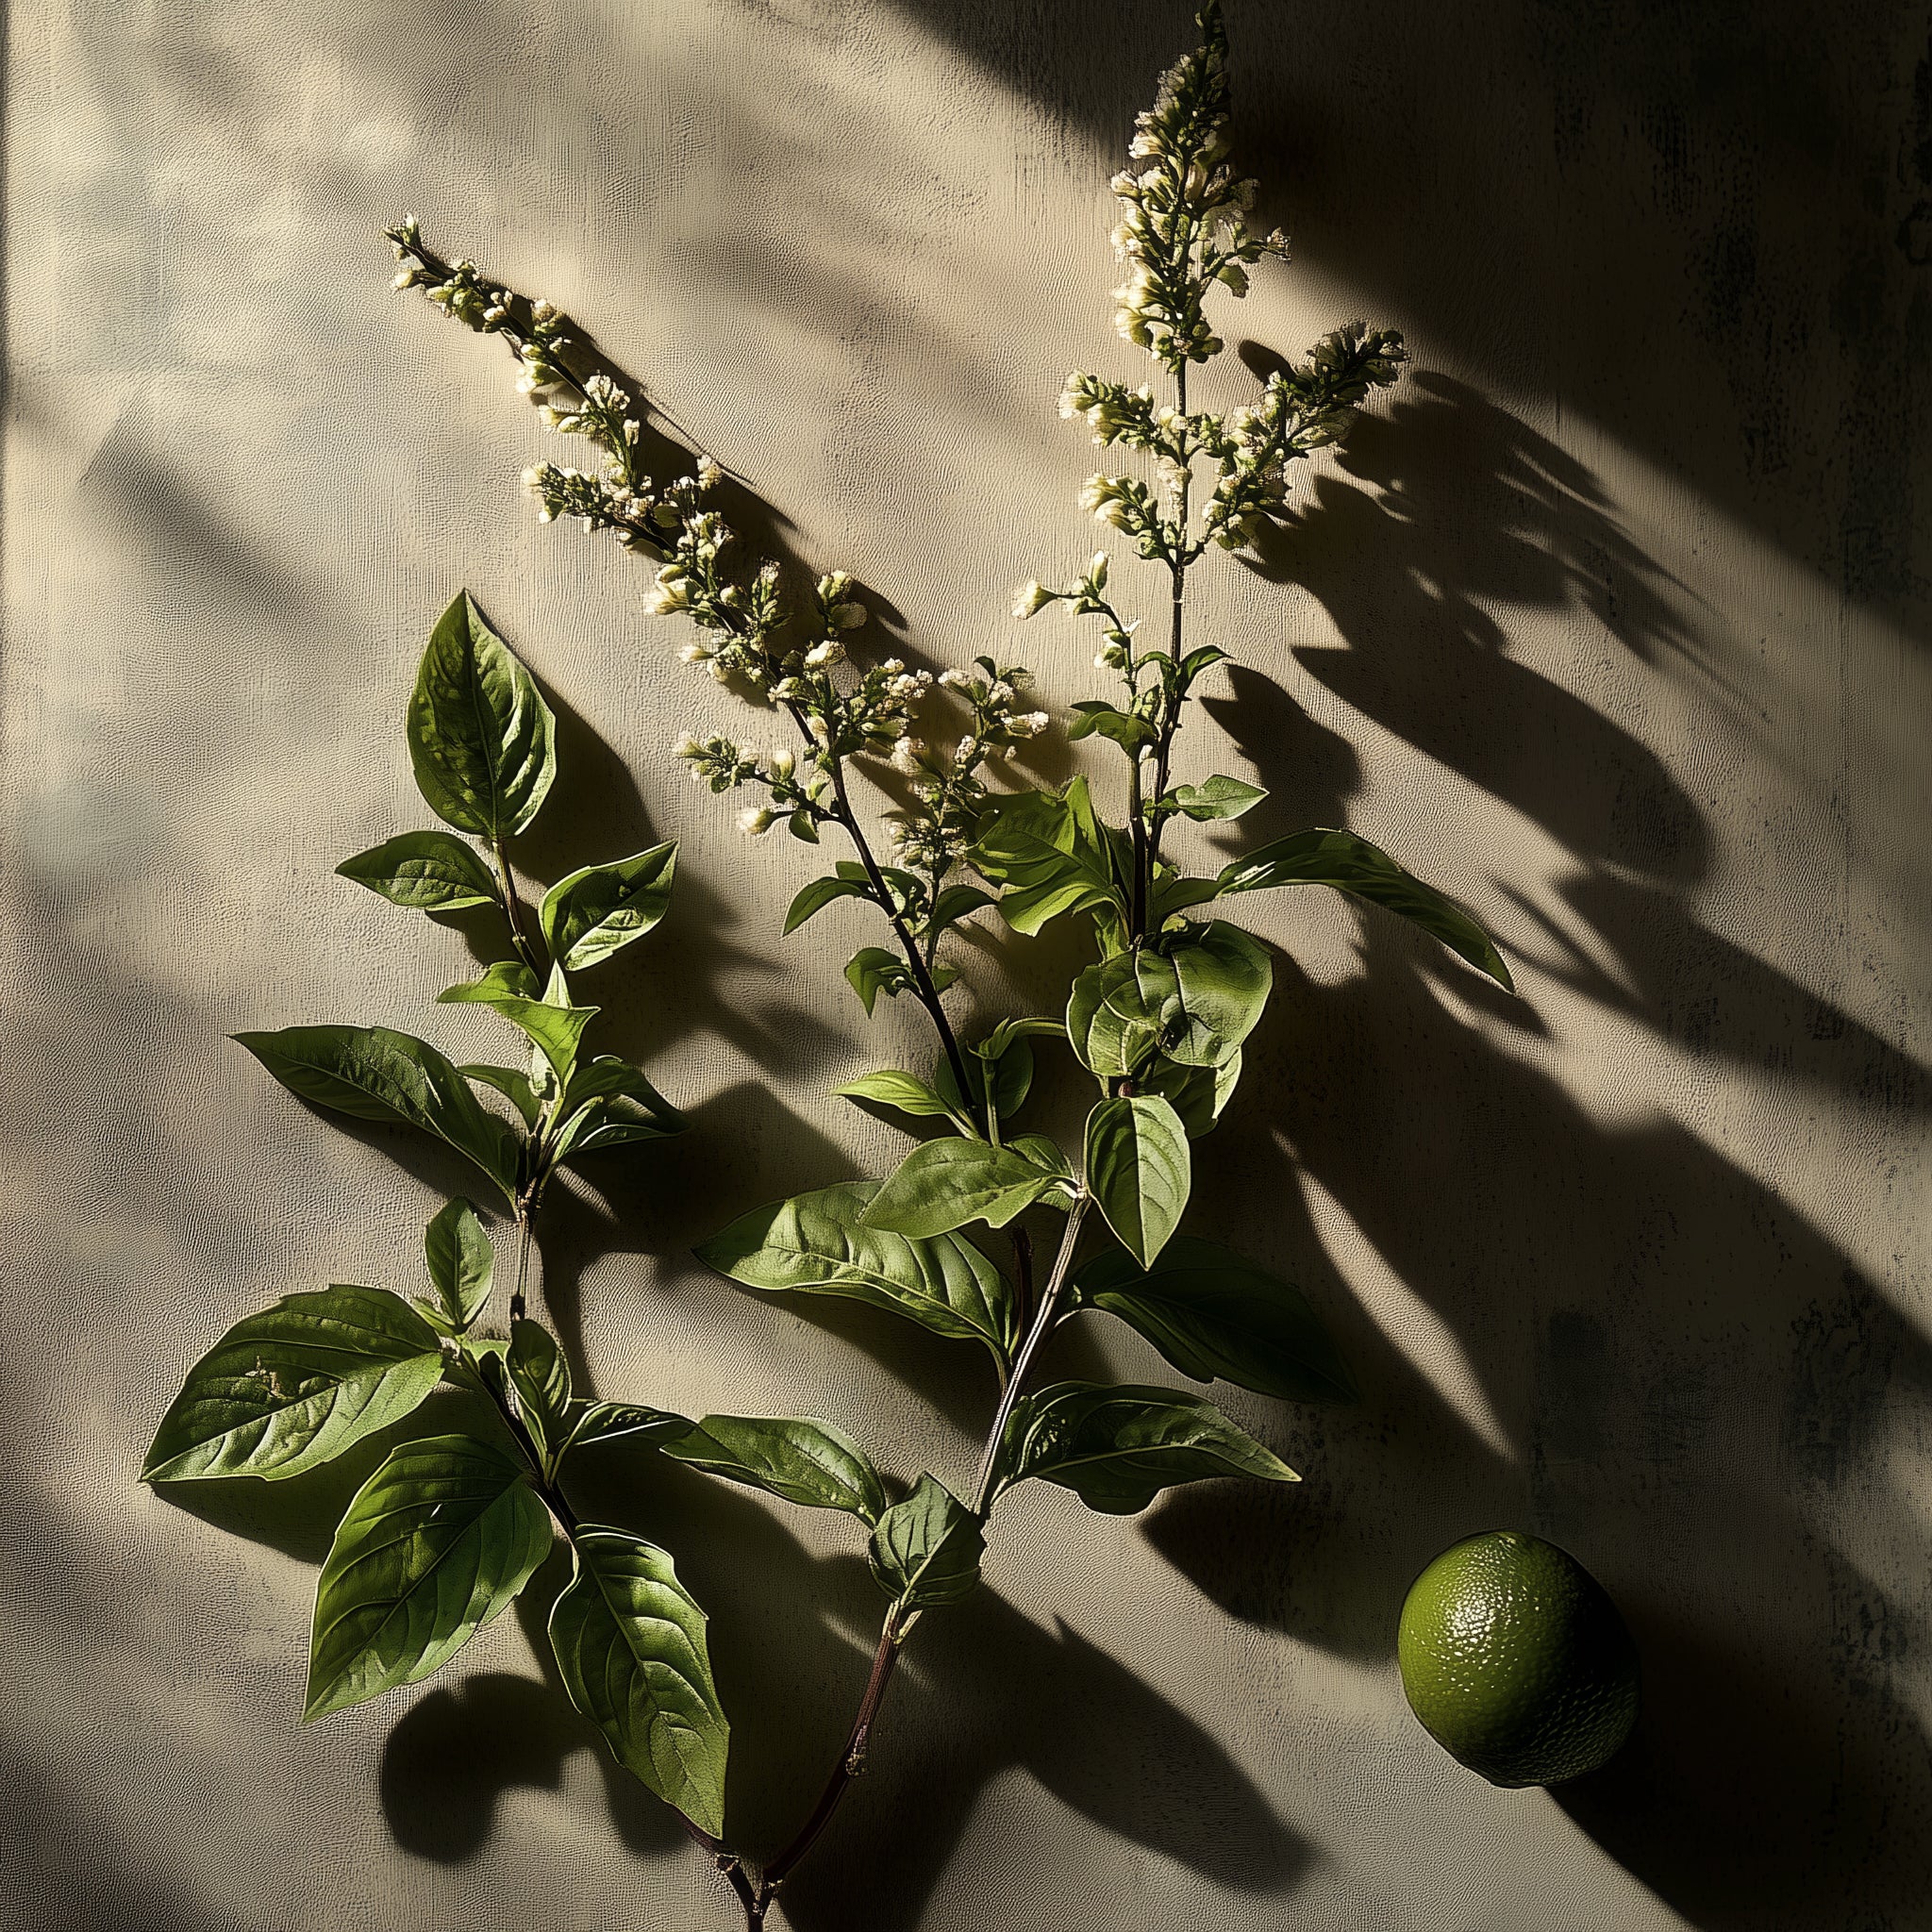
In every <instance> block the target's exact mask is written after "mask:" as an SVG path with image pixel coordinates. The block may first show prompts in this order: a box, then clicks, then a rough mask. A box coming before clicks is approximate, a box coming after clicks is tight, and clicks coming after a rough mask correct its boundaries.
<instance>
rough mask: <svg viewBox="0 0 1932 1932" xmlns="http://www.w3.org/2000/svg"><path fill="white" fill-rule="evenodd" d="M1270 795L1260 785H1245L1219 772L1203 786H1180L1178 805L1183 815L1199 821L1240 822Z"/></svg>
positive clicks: (1176, 790)
mask: <svg viewBox="0 0 1932 1932" xmlns="http://www.w3.org/2000/svg"><path fill="white" fill-rule="evenodd" d="M1267 796H1268V794H1267V792H1266V791H1263V790H1262V788H1261V787H1260V786H1258V785H1248V784H1244V783H1243V782H1242V781H1241V779H1239V778H1226V777H1223V776H1221V775H1220V774H1218V773H1217V774H1216V775H1215V776H1213V777H1212V778H1208V779H1207V780H1205V781H1204V782H1203V783H1201V784H1199V785H1178V786H1176V787H1175V788H1174V804H1175V806H1176V807H1177V808H1179V810H1180V811H1181V813H1182V814H1183V815H1184V816H1185V817H1188V818H1191V819H1193V820H1195V821H1197V822H1199V821H1202V820H1207V819H1238V818H1240V817H1241V814H1242V813H1243V812H1244V811H1247V810H1250V809H1251V808H1253V807H1255V806H1257V805H1259V804H1260V802H1261V801H1262V800H1263V799H1264V798H1266V797H1267Z"/></svg>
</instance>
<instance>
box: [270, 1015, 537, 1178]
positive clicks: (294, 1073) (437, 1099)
mask: <svg viewBox="0 0 1932 1932" xmlns="http://www.w3.org/2000/svg"><path fill="white" fill-rule="evenodd" d="M235 1039H236V1041H237V1042H238V1043H239V1044H241V1045H242V1046H245V1047H246V1048H247V1049H248V1051H249V1052H250V1053H252V1054H253V1055H254V1056H255V1058H257V1059H258V1060H259V1061H260V1062H261V1063H262V1065H263V1066H265V1067H266V1068H267V1069H268V1070H269V1072H270V1073H271V1074H274V1075H275V1078H276V1079H277V1080H279V1081H280V1082H281V1083H282V1085H283V1086H284V1087H286V1088H287V1089H288V1090H289V1091H290V1092H291V1093H294V1094H298V1095H299V1096H300V1097H301V1098H302V1099H304V1100H307V1101H310V1102H312V1103H313V1104H314V1105H315V1106H317V1107H325V1108H330V1109H332V1110H333V1111H334V1112H336V1113H345V1114H349V1115H352V1116H353V1117H354V1118H356V1119H357V1120H365V1121H387V1122H391V1123H397V1124H401V1125H403V1126H408V1127H421V1128H422V1129H423V1131H424V1132H425V1133H427V1134H434V1135H435V1136H436V1137H437V1139H438V1140H440V1141H447V1142H448V1143H449V1145H450V1146H452V1147H454V1148H455V1149H456V1150H457V1152H458V1153H459V1154H465V1155H467V1156H468V1157H469V1158H471V1159H472V1160H474V1161H475V1163H476V1165H477V1166H478V1167H480V1168H481V1169H482V1170H483V1172H484V1173H485V1174H488V1175H489V1176H490V1178H491V1180H492V1181H494V1182H495V1183H496V1185H497V1186H498V1187H499V1188H501V1189H502V1190H503V1193H504V1197H505V1199H506V1200H508V1201H511V1202H514V1201H515V1200H516V1194H517V1151H518V1143H517V1137H516V1134H515V1133H514V1131H513V1130H512V1129H511V1128H510V1127H509V1126H508V1124H506V1123H505V1122H503V1121H500V1120H498V1119H497V1118H496V1117H495V1116H494V1115H493V1114H488V1113H485V1112H484V1110H483V1108H482V1107H481V1106H480V1105H479V1103H478V1102H477V1099H476V1096H475V1094H474V1093H473V1092H471V1091H470V1089H469V1087H468V1086H467V1085H466V1084H465V1083H464V1080H463V1076H462V1075H461V1074H459V1073H458V1072H457V1070H456V1068H455V1067H453V1066H452V1065H451V1064H450V1062H449V1061H448V1060H447V1059H445V1058H443V1057H442V1055H441V1054H440V1053H438V1052H437V1050H436V1049H435V1048H434V1047H433V1046H431V1045H430V1044H429V1042H428V1041H425V1040H417V1039H414V1038H412V1037H411V1036H410V1035H409V1034H407V1033H395V1032H391V1030H390V1028H389V1027H387V1026H285V1027H283V1028H282V1030H281V1031H280V1032H279V1033H238V1034H236V1035H235Z"/></svg>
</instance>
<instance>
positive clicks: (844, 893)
mask: <svg viewBox="0 0 1932 1932" xmlns="http://www.w3.org/2000/svg"><path fill="white" fill-rule="evenodd" d="M871 897H872V887H871V885H870V884H869V883H868V881H867V880H866V878H865V876H864V874H860V875H859V876H858V878H856V879H848V878H842V877H841V878H823V879H813V880H812V882H811V883H810V884H809V885H808V886H806V887H803V888H802V889H801V890H800V891H799V894H798V896H797V897H796V898H795V899H793V900H792V902H791V910H790V911H789V912H788V913H786V915H785V932H786V935H788V936H789V935H790V934H791V933H794V932H796V931H797V930H798V928H799V927H800V926H801V925H803V924H805V922H806V921H807V920H808V919H809V918H811V916H812V915H813V914H814V913H817V912H823V911H824V909H825V908H826V907H827V906H829V905H831V903H832V902H833V901H834V900H835V899H870V898H871ZM890 957H891V956H890V955H888V958H890Z"/></svg>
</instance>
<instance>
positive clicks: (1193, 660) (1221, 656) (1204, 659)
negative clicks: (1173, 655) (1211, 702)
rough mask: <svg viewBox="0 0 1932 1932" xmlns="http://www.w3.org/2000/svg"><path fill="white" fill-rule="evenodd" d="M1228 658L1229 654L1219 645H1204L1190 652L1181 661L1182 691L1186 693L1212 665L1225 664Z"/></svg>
mask: <svg viewBox="0 0 1932 1932" xmlns="http://www.w3.org/2000/svg"><path fill="white" fill-rule="evenodd" d="M1226 658H1227V653H1226V652H1225V651H1224V650H1223V649H1222V648H1221V646H1220V645H1219V644H1202V645H1201V646H1199V647H1198V648H1197V649H1195V650H1192V651H1190V652H1189V653H1188V655H1187V656H1186V657H1185V658H1182V659H1181V688H1182V690H1184V691H1185V690H1186V689H1187V687H1188V686H1189V685H1191V684H1192V683H1193V681H1194V680H1195V678H1197V677H1199V676H1200V675H1201V674H1202V672H1204V671H1206V670H1208V668H1209V667H1210V666H1212V665H1215V664H1220V663H1223V662H1224V661H1225V660H1226Z"/></svg>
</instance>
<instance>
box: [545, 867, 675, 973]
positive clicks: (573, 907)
mask: <svg viewBox="0 0 1932 1932" xmlns="http://www.w3.org/2000/svg"><path fill="white" fill-rule="evenodd" d="M676 868H677V846H676V844H675V842H674V843H672V844H668V845H654V846H652V847H651V849H650V850H649V851H648V852H640V853H637V854H635V855H634V856H633V857H631V858H620V859H618V860H617V861H616V862H615V863H614V864H611V865H587V866H585V867H584V868H583V869H582V870H581V871H578V872H574V873H572V874H570V876H569V877H568V878H561V879H558V882H557V883H556V884H555V885H554V886H552V887H551V889H550V890H549V891H547V892H546V893H544V895H543V905H542V908H541V910H540V911H539V913H538V915H537V918H538V924H540V925H541V927H542V929H543V941H544V943H545V944H546V945H547V946H548V947H549V948H550V956H551V958H554V959H555V960H556V961H557V963H558V965H559V966H561V967H563V968H564V969H565V971H567V972H571V973H575V972H578V971H579V970H581V969H582V968H583V967H586V966H594V965H596V964H597V963H598V962H599V961H600V960H603V959H608V958H609V957H610V956H611V954H612V953H614V952H616V951H617V950H618V949H619V948H620V947H622V946H627V945H629V944H630V942H631V941H633V940H637V939H642V938H643V936H644V935H645V934H646V933H647V932H649V931H650V930H651V928H652V927H653V926H654V925H656V924H658V921H659V920H660V919H662V918H663V917H664V915H665V913H666V912H668V911H669V910H670V909H671V881H672V874H674V873H675V871H676Z"/></svg>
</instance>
